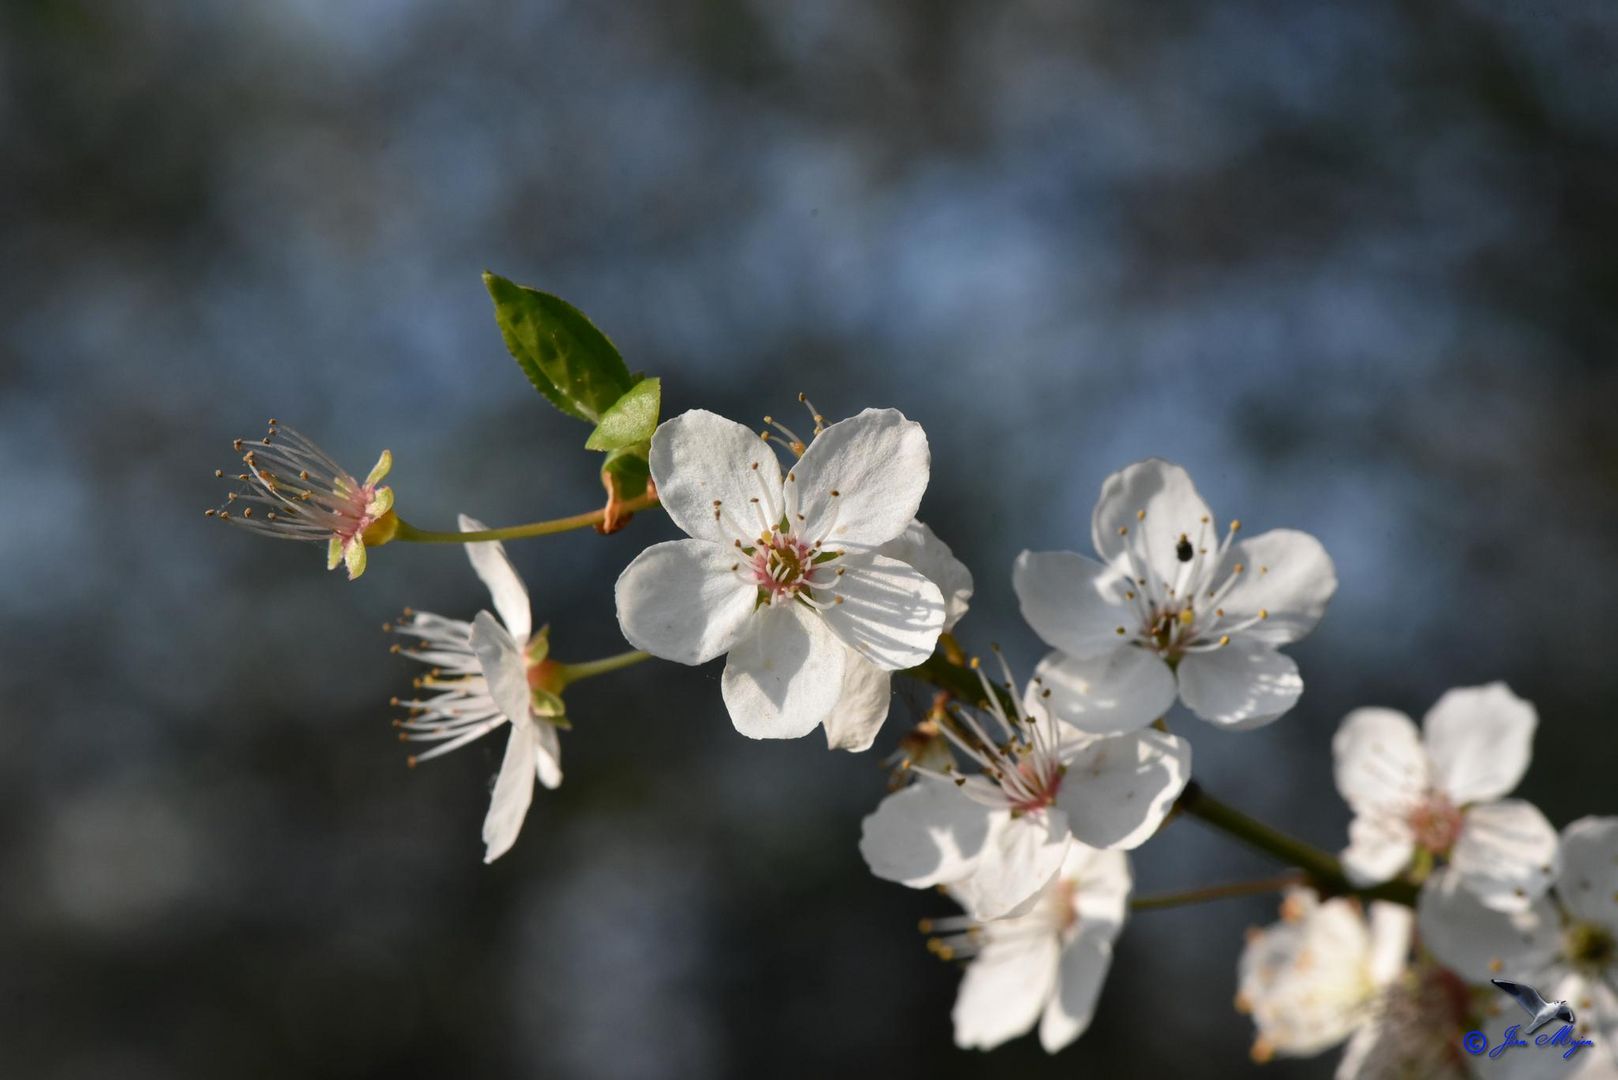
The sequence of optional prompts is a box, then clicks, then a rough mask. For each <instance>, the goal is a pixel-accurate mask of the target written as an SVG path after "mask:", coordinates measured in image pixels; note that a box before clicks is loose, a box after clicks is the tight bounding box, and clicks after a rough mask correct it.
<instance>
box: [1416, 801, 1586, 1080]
mask: <svg viewBox="0 0 1618 1080" xmlns="http://www.w3.org/2000/svg"><path fill="white" fill-rule="evenodd" d="M1560 840H1561V851H1562V862H1561V866H1560V868H1559V873H1558V875H1557V877H1556V880H1555V881H1554V882H1553V884H1552V889H1551V891H1550V892H1549V893H1547V894H1546V895H1545V896H1542V897H1539V898H1538V899H1536V900H1534V902H1533V903H1531V904H1530V905H1529V906H1528V907H1527V908H1526V909H1524V910H1522V911H1514V912H1503V911H1495V910H1491V909H1490V908H1488V907H1486V906H1484V905H1483V903H1482V902H1480V900H1479V899H1478V897H1477V896H1476V895H1475V894H1474V893H1473V892H1471V891H1470V890H1468V889H1466V888H1464V887H1463V886H1461V885H1460V883H1459V882H1458V881H1456V880H1455V879H1454V877H1453V875H1452V874H1450V873H1444V874H1441V875H1439V880H1437V881H1435V882H1434V883H1433V884H1432V885H1430V886H1429V887H1427V888H1425V889H1423V890H1422V892H1421V899H1420V902H1419V904H1418V906H1417V912H1416V917H1417V925H1418V926H1419V927H1420V929H1421V940H1422V944H1423V945H1424V946H1426V947H1427V948H1428V949H1429V950H1431V951H1432V954H1433V955H1434V956H1435V957H1437V958H1438V959H1439V960H1441V961H1443V962H1444V963H1445V964H1447V965H1449V966H1450V967H1451V968H1453V969H1454V970H1455V972H1456V973H1457V974H1458V975H1460V976H1461V977H1462V978H1464V979H1466V980H1467V981H1468V982H1471V983H1473V984H1475V985H1478V986H1480V987H1483V988H1486V989H1487V996H1486V997H1485V998H1484V1000H1485V1001H1487V1003H1488V1011H1489V1017H1488V1020H1487V1021H1486V1023H1487V1025H1488V1027H1487V1030H1489V1032H1490V1034H1491V1036H1492V1035H1494V1033H1496V1032H1499V1031H1501V1030H1502V1029H1503V1028H1504V1027H1505V1026H1506V1025H1508V1024H1517V1023H1521V1024H1522V1025H1523V1026H1524V1030H1526V1026H1527V1024H1528V1022H1529V1021H1528V1016H1527V1014H1525V1013H1523V1012H1522V1011H1521V1010H1520V1009H1519V1008H1518V1006H1517V1005H1516V1004H1515V1003H1514V1002H1512V1001H1511V999H1509V998H1507V997H1506V996H1505V995H1504V994H1500V993H1498V992H1496V990H1495V989H1494V988H1493V987H1490V986H1489V981H1490V980H1491V979H1505V980H1508V981H1511V982H1518V983H1525V984H1527V985H1529V986H1532V987H1533V988H1534V989H1535V990H1536V991H1538V993H1539V994H1540V996H1541V997H1543V998H1544V999H1545V1000H1546V1001H1564V1002H1566V1003H1567V1004H1568V1006H1569V1007H1570V1008H1571V1009H1572V1011H1573V1015H1574V1020H1573V1024H1572V1026H1573V1028H1574V1031H1575V1032H1576V1033H1577V1035H1578V1037H1579V1038H1583V1039H1589V1040H1591V1041H1592V1042H1593V1043H1594V1045H1593V1046H1589V1047H1585V1048H1581V1049H1579V1050H1577V1051H1576V1052H1575V1053H1574V1056H1573V1057H1572V1058H1571V1059H1564V1058H1563V1057H1562V1055H1561V1052H1558V1051H1554V1050H1546V1051H1545V1052H1543V1053H1533V1054H1530V1053H1524V1052H1522V1051H1512V1052H1510V1053H1507V1054H1506V1055H1505V1056H1504V1058H1503V1059H1502V1060H1501V1061H1500V1062H1499V1064H1500V1066H1501V1068H1499V1069H1497V1070H1491V1071H1490V1075H1494V1074H1496V1073H1498V1074H1499V1075H1503V1076H1508V1077H1512V1078H1513V1080H1526V1078H1527V1077H1541V1076H1543V1077H1550V1076H1559V1077H1560V1076H1574V1077H1578V1078H1579V1080H1614V1078H1615V1077H1618V817H1584V818H1580V819H1579V820H1577V821H1575V822H1573V823H1572V824H1570V825H1568V826H1567V828H1565V829H1563V830H1562V833H1561V837H1560ZM1554 1031H1555V1027H1548V1028H1546V1029H1544V1030H1543V1031H1541V1033H1540V1034H1541V1035H1550V1034H1551V1033H1552V1032H1554ZM1519 1037H1521V1036H1520V1035H1519ZM1491 1041H1493V1039H1491ZM1529 1049H1530V1050H1534V1049H1537V1048H1535V1047H1529ZM1490 1064H1493V1063H1492V1062H1491V1063H1490Z"/></svg>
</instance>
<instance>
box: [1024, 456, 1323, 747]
mask: <svg viewBox="0 0 1618 1080" xmlns="http://www.w3.org/2000/svg"><path fill="white" fill-rule="evenodd" d="M1240 527H1241V526H1240V522H1231V523H1230V526H1229V529H1228V530H1227V531H1226V532H1225V533H1224V535H1223V536H1222V537H1221V536H1220V534H1219V529H1218V526H1217V525H1216V524H1215V522H1214V518H1213V513H1212V511H1210V510H1209V509H1208V505H1207V504H1206V503H1205V502H1203V501H1202V497H1201V496H1200V495H1198V494H1197V490H1196V488H1195V487H1193V486H1192V484H1191V477H1190V476H1189V475H1188V474H1187V473H1186V471H1185V470H1184V469H1182V468H1180V467H1179V466H1178V465H1171V464H1170V463H1168V462H1166V461H1159V460H1157V459H1155V458H1154V459H1152V460H1149V461H1143V462H1139V463H1138V464H1135V465H1131V466H1129V467H1128V468H1126V469H1124V470H1122V471H1121V472H1117V473H1114V474H1113V475H1112V476H1110V477H1108V478H1107V482H1106V483H1105V484H1103V485H1102V488H1101V498H1100V500H1099V501H1098V502H1097V503H1096V507H1095V513H1094V515H1093V516H1092V520H1091V539H1092V541H1093V543H1094V544H1095V550H1096V554H1097V555H1098V556H1100V561H1097V560H1095V559H1090V558H1087V557H1085V556H1083V555H1079V554H1076V553H1074V552H1071V551H1049V552H1032V551H1025V552H1023V553H1022V555H1020V556H1019V557H1018V559H1017V565H1016V569H1015V571H1014V574H1013V585H1014V587H1015V588H1016V590H1017V598H1018V600H1019V601H1020V603H1021V605H1022V613H1023V618H1025V619H1027V620H1028V624H1029V625H1030V626H1032V627H1033V628H1034V632H1035V633H1037V634H1038V635H1039V636H1040V637H1041V638H1043V639H1044V640H1045V642H1046V644H1048V645H1050V646H1052V647H1053V648H1054V649H1056V650H1057V651H1056V652H1054V653H1052V654H1051V655H1050V656H1048V657H1047V658H1046V660H1045V662H1044V663H1043V664H1041V665H1040V668H1039V672H1038V674H1039V675H1040V676H1041V677H1042V678H1044V680H1045V683H1046V685H1047V686H1049V687H1050V689H1051V691H1052V694H1053V695H1054V697H1055V698H1057V699H1059V700H1060V701H1061V703H1062V704H1061V706H1060V707H1061V710H1062V713H1063V715H1064V716H1065V717H1067V718H1068V719H1069V720H1070V722H1072V723H1073V724H1075V725H1077V726H1078V727H1080V728H1083V729H1084V730H1085V731H1091V732H1095V733H1097V734H1117V733H1121V732H1126V731H1134V730H1136V729H1139V728H1142V727H1145V726H1146V725H1148V724H1150V723H1151V722H1152V721H1154V720H1156V719H1158V718H1159V717H1161V716H1162V715H1163V714H1164V713H1166V712H1167V711H1168V709H1169V708H1170V706H1172V705H1173V704H1174V701H1175V699H1176V697H1178V698H1179V699H1180V700H1181V701H1183V702H1184V703H1185V704H1186V707H1187V708H1189V709H1190V710H1191V711H1192V712H1194V713H1196V714H1197V715H1198V716H1200V717H1201V718H1202V719H1204V720H1207V721H1209V722H1210V723H1213V724H1218V725H1219V726H1220V727H1225V728H1230V729H1235V730H1245V729H1249V728H1255V727H1259V726H1261V725H1263V724H1267V723H1269V722H1270V721H1272V720H1274V719H1276V718H1277V717H1279V716H1281V715H1282V714H1284V713H1285V712H1286V711H1287V710H1288V709H1290V708H1292V706H1293V705H1294V704H1295V703H1296V702H1297V700H1298V696H1299V695H1300V694H1301V693H1303V680H1302V679H1300V678H1299V677H1298V666H1297V665H1296V664H1295V663H1293V662H1292V660H1291V658H1289V657H1287V656H1285V655H1283V654H1282V653H1280V652H1278V651H1277V649H1278V648H1279V647H1280V646H1282V645H1286V644H1288V643H1290V642H1293V641H1297V640H1298V639H1299V638H1301V637H1303V636H1304V635H1305V634H1307V633H1309V631H1310V630H1311V629H1313V628H1314V625H1315V624H1316V623H1317V622H1319V621H1320V617H1321V616H1322V615H1323V614H1324V613H1325V610H1326V604H1327V602H1328V601H1329V600H1330V599H1331V597H1332V594H1333V593H1334V592H1335V591H1336V589H1337V574H1336V571H1335V570H1334V569H1333V567H1332V562H1331V559H1330V558H1329V557H1328V556H1327V555H1326V551H1325V549H1324V548H1322V547H1321V546H1320V542H1319V541H1318V540H1316V539H1315V538H1314V537H1312V536H1310V535H1308V534H1307V533H1301V532H1297V531H1295V530H1292V529H1274V530H1271V531H1270V532H1266V533H1261V534H1259V535H1258V536H1254V537H1251V538H1248V539H1245V540H1239V539H1237V537H1238V534H1239V532H1240Z"/></svg>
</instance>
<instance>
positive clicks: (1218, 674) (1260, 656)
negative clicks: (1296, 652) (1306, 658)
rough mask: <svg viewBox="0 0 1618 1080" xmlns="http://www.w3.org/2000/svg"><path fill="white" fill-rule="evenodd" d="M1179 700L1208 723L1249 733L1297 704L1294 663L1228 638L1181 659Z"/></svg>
mask: <svg viewBox="0 0 1618 1080" xmlns="http://www.w3.org/2000/svg"><path fill="white" fill-rule="evenodd" d="M1179 675H1180V700H1181V701H1184V702H1185V704H1186V707H1187V708H1189V709H1190V710H1191V711H1192V712H1194V713H1196V714H1197V715H1198V716H1200V717H1202V718H1203V719H1204V720H1206V721H1208V722H1209V723H1211V724H1218V725H1219V726H1220V727H1223V728H1228V729H1230V730H1232V731H1251V730H1252V729H1253V728H1256V727H1263V726H1264V725H1265V724H1268V723H1270V722H1271V721H1273V720H1275V719H1277V718H1279V717H1281V716H1282V715H1284V714H1285V713H1286V711H1287V710H1288V709H1290V708H1292V706H1294V705H1296V704H1297V703H1298V697H1299V695H1301V694H1302V693H1303V679H1301V678H1299V677H1298V665H1297V664H1295V663H1293V662H1292V658H1291V657H1290V656H1283V655H1282V654H1281V653H1278V652H1276V651H1275V650H1274V649H1271V648H1269V647H1268V646H1265V645H1262V644H1260V643H1258V642H1251V643H1249V642H1245V641H1241V640H1237V641H1232V642H1231V643H1230V644H1229V645H1227V646H1225V647H1224V648H1222V649H1215V650H1213V651H1212V652H1205V653H1192V654H1191V655H1189V656H1187V657H1185V658H1184V659H1182V660H1181V661H1180V670H1179Z"/></svg>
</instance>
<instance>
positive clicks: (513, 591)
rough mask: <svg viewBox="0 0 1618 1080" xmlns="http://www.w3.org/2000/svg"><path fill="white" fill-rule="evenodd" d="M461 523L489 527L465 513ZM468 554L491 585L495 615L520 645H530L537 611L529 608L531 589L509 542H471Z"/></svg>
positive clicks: (464, 528)
mask: <svg viewBox="0 0 1618 1080" xmlns="http://www.w3.org/2000/svg"><path fill="white" fill-rule="evenodd" d="M460 525H461V531H462V532H483V531H484V530H485V529H487V528H488V526H487V525H485V524H483V522H481V521H479V520H478V519H477V518H474V517H468V516H467V515H465V514H462V515H461V516H460ZM466 557H467V558H468V559H470V560H471V561H472V569H473V570H474V571H475V572H476V573H477V575H478V577H479V578H481V579H482V580H483V584H485V585H487V586H488V587H489V598H490V599H491V600H492V601H494V611H495V614H496V615H499V616H500V621H501V622H503V623H505V624H506V629H507V630H509V631H511V638H512V640H513V641H515V642H516V643H517V647H518V648H519V649H520V648H522V647H523V646H524V645H526V644H528V635H529V634H530V633H532V632H533V628H534V622H533V614H532V613H531V612H530V610H529V604H528V589H527V588H526V587H525V586H524V585H523V583H522V578H520V577H518V576H517V570H516V568H515V567H513V566H512V565H511V559H510V558H508V557H507V556H506V549H505V545H503V544H501V543H500V541H498V540H486V541H482V542H480V543H476V544H467V545H466Z"/></svg>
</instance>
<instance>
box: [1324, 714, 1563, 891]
mask: <svg viewBox="0 0 1618 1080" xmlns="http://www.w3.org/2000/svg"><path fill="white" fill-rule="evenodd" d="M1537 723H1538V717H1537V715H1536V714H1535V712H1534V707H1533V705H1531V704H1530V703H1528V702H1526V701H1524V700H1523V699H1522V698H1519V697H1517V696H1516V695H1515V694H1513V693H1512V692H1511V690H1510V689H1509V688H1507V686H1506V685H1505V684H1504V683H1498V682H1497V683H1490V684H1489V685H1487V686H1474V687H1464V688H1459V689H1455V690H1450V691H1449V692H1447V693H1446V694H1444V696H1443V697H1441V698H1439V699H1438V703H1437V704H1435V705H1434V706H1433V707H1432V709H1430V710H1429V711H1428V713H1427V715H1426V717H1425V718H1423V720H1422V730H1421V732H1420V733H1419V734H1418V732H1417V731H1416V725H1415V724H1413V723H1412V722H1411V720H1410V718H1409V717H1408V716H1406V715H1405V714H1404V713H1401V712H1396V711H1394V710H1392V709H1376V708H1373V709H1356V710H1355V711H1354V712H1352V713H1350V714H1349V715H1348V717H1347V718H1345V719H1344V720H1343V723H1342V726H1341V727H1340V728H1339V729H1338V731H1337V735H1336V737H1335V738H1334V739H1333V740H1332V754H1333V757H1334V758H1335V771H1336V777H1337V789H1338V791H1340V792H1341V793H1342V795H1343V798H1344V799H1345V800H1347V802H1348V804H1349V806H1350V807H1352V808H1353V810H1354V820H1353V822H1352V823H1351V824H1350V825H1349V846H1348V848H1347V849H1346V850H1345V851H1344V852H1343V868H1344V869H1345V870H1346V871H1347V873H1348V875H1349V878H1350V879H1351V880H1352V881H1353V882H1354V883H1355V884H1356V885H1373V884H1377V883H1379V882H1383V881H1387V880H1389V879H1390V878H1392V877H1394V876H1395V875H1397V874H1399V873H1400V872H1402V871H1403V870H1404V869H1405V868H1406V867H1407V866H1409V865H1410V863H1411V860H1412V859H1413V858H1420V859H1424V860H1425V859H1433V858H1437V859H1443V860H1446V861H1447V862H1448V865H1449V866H1450V868H1451V870H1452V871H1453V875H1454V877H1455V879H1456V880H1457V881H1458V882H1459V883H1460V884H1462V885H1464V886H1465V887H1466V888H1468V889H1471V890H1472V891H1473V892H1475V893H1476V894H1477V895H1478V898H1479V899H1480V900H1482V901H1483V903H1484V904H1485V905H1487V906H1489V907H1492V908H1494V909H1496V910H1499V911H1521V910H1523V909H1524V908H1526V907H1527V906H1528V904H1529V903H1530V902H1531V901H1532V900H1533V899H1535V898H1536V897H1538V896H1541V895H1543V894H1544V892H1545V890H1546V889H1547V888H1549V887H1550V882H1551V879H1552V878H1553V877H1554V876H1555V872H1556V864H1557V858H1558V855H1557V843H1556V830H1555V829H1554V828H1552V827H1551V824H1550V822H1548V821H1546V820H1545V815H1544V814H1542V813H1540V812H1539V810H1538V809H1537V808H1536V807H1535V806H1533V805H1532V804H1531V803H1528V802H1524V801H1523V800H1521V799H1505V798H1502V796H1504V795H1505V794H1507V793H1508V792H1510V791H1511V789H1512V788H1514V787H1516V786H1517V782H1518V781H1519V780H1521V779H1522V776H1523V773H1524V772H1526V771H1527V769H1528V762H1529V758H1530V757H1531V756H1532V744H1533V737H1534V728H1535V726H1536V725H1537Z"/></svg>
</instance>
